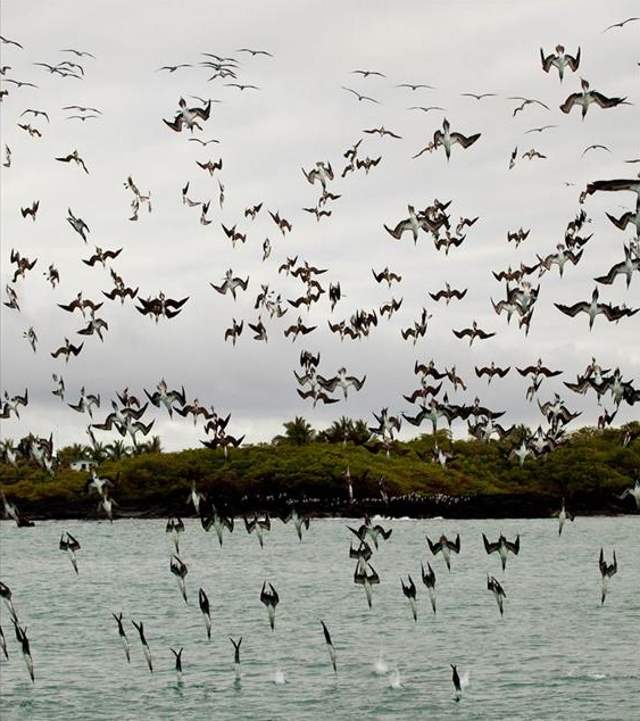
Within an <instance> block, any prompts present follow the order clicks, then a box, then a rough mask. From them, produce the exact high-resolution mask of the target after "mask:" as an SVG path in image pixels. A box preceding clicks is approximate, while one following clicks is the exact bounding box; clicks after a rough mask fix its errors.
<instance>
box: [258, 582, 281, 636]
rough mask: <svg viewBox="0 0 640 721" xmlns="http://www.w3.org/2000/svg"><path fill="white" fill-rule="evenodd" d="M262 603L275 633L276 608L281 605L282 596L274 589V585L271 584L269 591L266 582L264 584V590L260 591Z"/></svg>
mask: <svg viewBox="0 0 640 721" xmlns="http://www.w3.org/2000/svg"><path fill="white" fill-rule="evenodd" d="M260 603H262V604H264V606H266V609H267V614H268V616H269V626H270V627H271V630H272V631H274V630H275V623H276V608H277V606H278V604H279V603H280V596H279V595H278V592H277V591H276V589H275V588H274V587H273V584H271V583H269V588H268V589H267V582H266V581H265V582H264V583H263V584H262V590H261V591H260Z"/></svg>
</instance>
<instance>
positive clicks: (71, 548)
mask: <svg viewBox="0 0 640 721" xmlns="http://www.w3.org/2000/svg"><path fill="white" fill-rule="evenodd" d="M58 545H59V548H60V550H61V551H67V553H68V554H69V560H70V561H71V565H72V566H73V570H74V571H75V572H76V575H77V574H78V573H79V571H78V560H77V559H76V551H79V550H80V542H79V541H78V539H77V538H74V537H73V536H72V535H71V534H70V533H69V531H66V532H65V533H63V534H62V535H61V536H60V542H59V544H58Z"/></svg>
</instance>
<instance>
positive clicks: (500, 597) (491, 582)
mask: <svg viewBox="0 0 640 721" xmlns="http://www.w3.org/2000/svg"><path fill="white" fill-rule="evenodd" d="M487 590H488V591H491V593H493V596H494V598H495V599H496V603H497V604H498V608H499V609H500V615H501V616H504V599H505V598H506V597H507V594H506V593H505V591H504V588H502V584H501V583H500V581H498V579H497V578H495V577H494V576H487Z"/></svg>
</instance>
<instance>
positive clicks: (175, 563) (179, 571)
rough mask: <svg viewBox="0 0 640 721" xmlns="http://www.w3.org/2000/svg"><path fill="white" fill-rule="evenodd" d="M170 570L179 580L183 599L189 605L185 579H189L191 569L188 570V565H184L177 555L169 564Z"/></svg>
mask: <svg viewBox="0 0 640 721" xmlns="http://www.w3.org/2000/svg"><path fill="white" fill-rule="evenodd" d="M169 569H170V571H171V573H173V575H174V576H175V577H176V578H177V580H178V586H179V588H180V594H181V595H182V598H183V599H184V602H185V603H188V601H187V587H186V583H185V578H186V577H187V573H189V569H188V568H187V564H186V563H184V562H183V561H182V560H181V559H180V558H179V557H178V556H176V555H175V554H174V555H173V556H172V557H171V561H170V562H169Z"/></svg>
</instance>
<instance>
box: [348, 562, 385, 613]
mask: <svg viewBox="0 0 640 721" xmlns="http://www.w3.org/2000/svg"><path fill="white" fill-rule="evenodd" d="M353 582H354V583H356V584H357V585H359V586H363V587H364V592H365V595H366V597H367V605H368V606H369V609H371V607H372V603H373V589H372V586H374V585H377V584H379V583H380V576H378V574H377V573H376V571H375V569H374V568H373V566H372V565H371V564H370V563H369V562H368V561H364V560H363V559H358V563H357V565H356V570H355V572H354V574H353Z"/></svg>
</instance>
